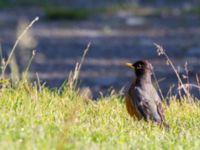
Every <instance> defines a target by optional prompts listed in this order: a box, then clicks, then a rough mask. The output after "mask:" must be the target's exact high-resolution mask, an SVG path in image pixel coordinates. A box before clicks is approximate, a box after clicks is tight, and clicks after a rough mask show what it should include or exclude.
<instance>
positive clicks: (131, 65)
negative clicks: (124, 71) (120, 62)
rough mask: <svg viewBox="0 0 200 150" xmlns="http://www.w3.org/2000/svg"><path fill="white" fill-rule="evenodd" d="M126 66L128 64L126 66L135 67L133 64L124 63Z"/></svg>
mask: <svg viewBox="0 0 200 150" xmlns="http://www.w3.org/2000/svg"><path fill="white" fill-rule="evenodd" d="M126 66H128V67H129V68H131V69H135V67H134V66H133V64H131V63H126Z"/></svg>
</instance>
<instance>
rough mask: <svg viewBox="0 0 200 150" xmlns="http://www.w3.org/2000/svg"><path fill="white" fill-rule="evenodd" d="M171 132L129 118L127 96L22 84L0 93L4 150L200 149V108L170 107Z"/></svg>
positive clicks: (0, 138) (0, 132)
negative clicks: (93, 95) (89, 96)
mask: <svg viewBox="0 0 200 150" xmlns="http://www.w3.org/2000/svg"><path fill="white" fill-rule="evenodd" d="M165 112H166V120H167V121H168V123H169V124H170V126H171V128H170V130H169V131H168V130H166V129H161V128H160V127H159V126H158V125H156V124H152V123H146V122H144V121H137V120H134V119H132V118H130V117H129V115H128V114H127V112H126V109H125V105H124V100H123V98H122V97H119V96H116V95H111V96H110V97H105V98H100V99H99V101H92V100H90V99H87V101H86V99H85V97H84V99H83V98H82V96H81V95H79V94H78V92H76V91H72V90H70V89H69V88H67V87H65V89H64V91H63V92H62V93H60V94H59V93H58V92H57V90H49V89H48V88H42V90H41V91H39V90H38V89H37V87H36V86H32V85H30V84H29V83H27V82H25V81H21V82H20V83H19V85H18V86H17V87H16V88H12V87H10V86H9V85H7V87H6V88H5V89H4V90H3V91H2V92H1V100H0V120H1V121H0V145H1V149H113V148H114V149H137V148H138V149H152V150H153V149H198V148H199V147H200V141H199V138H200V134H199V132H200V106H199V103H196V104H195V105H194V106H191V105H190V104H187V103H185V102H182V103H179V102H176V101H174V100H173V102H172V103H171V105H170V106H169V107H167V106H165Z"/></svg>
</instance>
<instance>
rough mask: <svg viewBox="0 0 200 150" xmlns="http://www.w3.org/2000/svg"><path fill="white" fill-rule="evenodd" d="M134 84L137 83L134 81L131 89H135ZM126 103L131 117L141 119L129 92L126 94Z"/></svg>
mask: <svg viewBox="0 0 200 150" xmlns="http://www.w3.org/2000/svg"><path fill="white" fill-rule="evenodd" d="M134 83H135V82H134V81H133V83H132V85H131V87H130V88H133V87H134ZM129 90H130V89H129ZM125 102H126V109H127V111H128V113H129V115H130V116H131V117H137V118H138V119H141V115H140V114H138V112H137V110H136V108H135V106H133V104H132V103H131V97H130V95H129V92H128V93H127V94H126V97H125Z"/></svg>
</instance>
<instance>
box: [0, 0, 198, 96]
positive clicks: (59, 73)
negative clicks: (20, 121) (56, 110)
mask: <svg viewBox="0 0 200 150" xmlns="http://www.w3.org/2000/svg"><path fill="white" fill-rule="evenodd" d="M36 16H39V17H40V20H39V22H37V23H36V24H34V25H33V27H32V28H31V30H29V32H28V33H27V34H26V35H25V36H24V38H23V39H22V40H21V41H20V43H19V45H18V47H17V49H16V51H15V55H14V59H13V61H12V62H13V64H14V67H13V68H12V67H10V70H11V71H12V72H14V75H13V78H16V80H17V78H19V74H20V73H21V72H22V71H23V70H24V69H25V68H26V67H27V65H28V62H29V60H30V58H31V56H32V51H33V50H36V56H35V58H34V60H33V62H32V63H31V67H30V70H29V77H30V79H31V80H33V81H34V80H36V72H37V73H38V75H39V78H40V80H41V81H42V82H46V85H47V86H49V87H51V88H59V87H60V86H61V85H62V83H63V82H64V81H65V80H66V79H67V77H68V75H69V73H70V71H72V70H74V68H75V64H76V62H78V61H80V58H81V56H82V54H83V50H84V49H85V48H86V46H87V44H88V43H89V42H91V47H90V50H89V52H88V54H87V56H86V60H85V62H84V64H83V67H82V69H81V73H80V86H81V88H89V89H90V90H91V91H92V95H93V97H98V96H99V95H100V91H101V92H102V93H103V94H106V93H109V91H111V89H112V88H114V89H115V90H117V91H120V89H122V88H125V89H126V88H127V86H128V85H129V84H130V81H131V79H132V77H133V76H134V73H133V72H132V71H131V70H129V69H128V68H127V67H126V66H125V63H126V62H135V61H137V60H139V59H148V60H149V61H150V62H151V63H152V64H153V65H154V68H155V74H156V76H157V79H158V82H159V84H160V87H161V89H162V90H163V93H164V95H165V96H166V95H167V94H168V93H169V91H170V89H171V90H172V92H176V87H175V86H173V85H176V84H177V79H176V76H175V74H174V72H173V70H172V69H171V68H170V67H169V66H167V65H166V61H165V58H163V57H160V56H158V54H157V51H156V47H155V46H154V45H153V43H154V42H155V43H157V44H160V45H162V46H163V47H164V49H165V50H166V52H167V54H168V55H169V57H170V58H171V59H172V61H173V62H174V63H175V65H176V67H177V69H178V71H179V73H180V74H182V75H187V74H186V73H185V64H186V62H187V64H188V70H189V77H190V78H189V81H190V83H195V82H196V74H198V73H200V69H199V67H200V61H199V58H200V42H199V41H200V1H199V0H190V1H188V0H148V1H147V0H110V1H107V0H98V1H97V0H96V1H95V0H1V1H0V44H1V49H2V55H3V57H5V58H7V57H8V55H9V52H10V50H11V49H12V46H13V44H14V42H15V41H16V37H17V36H18V35H19V34H20V33H21V32H22V31H23V30H24V29H25V27H26V26H27V25H28V24H29V23H30V21H32V20H33V19H34V18H35V17H36ZM183 77H184V76H183Z"/></svg>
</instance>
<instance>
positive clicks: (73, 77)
mask: <svg viewBox="0 0 200 150" xmlns="http://www.w3.org/2000/svg"><path fill="white" fill-rule="evenodd" d="M90 45H91V43H88V45H87V47H86V48H85V50H84V52H83V56H82V57H81V60H80V62H79V63H76V66H75V69H74V72H73V73H70V75H69V78H68V85H69V88H70V89H76V87H77V83H78V78H79V74H80V70H81V67H82V64H83V62H84V60H85V57H86V54H87V52H88V51H89V48H90Z"/></svg>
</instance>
